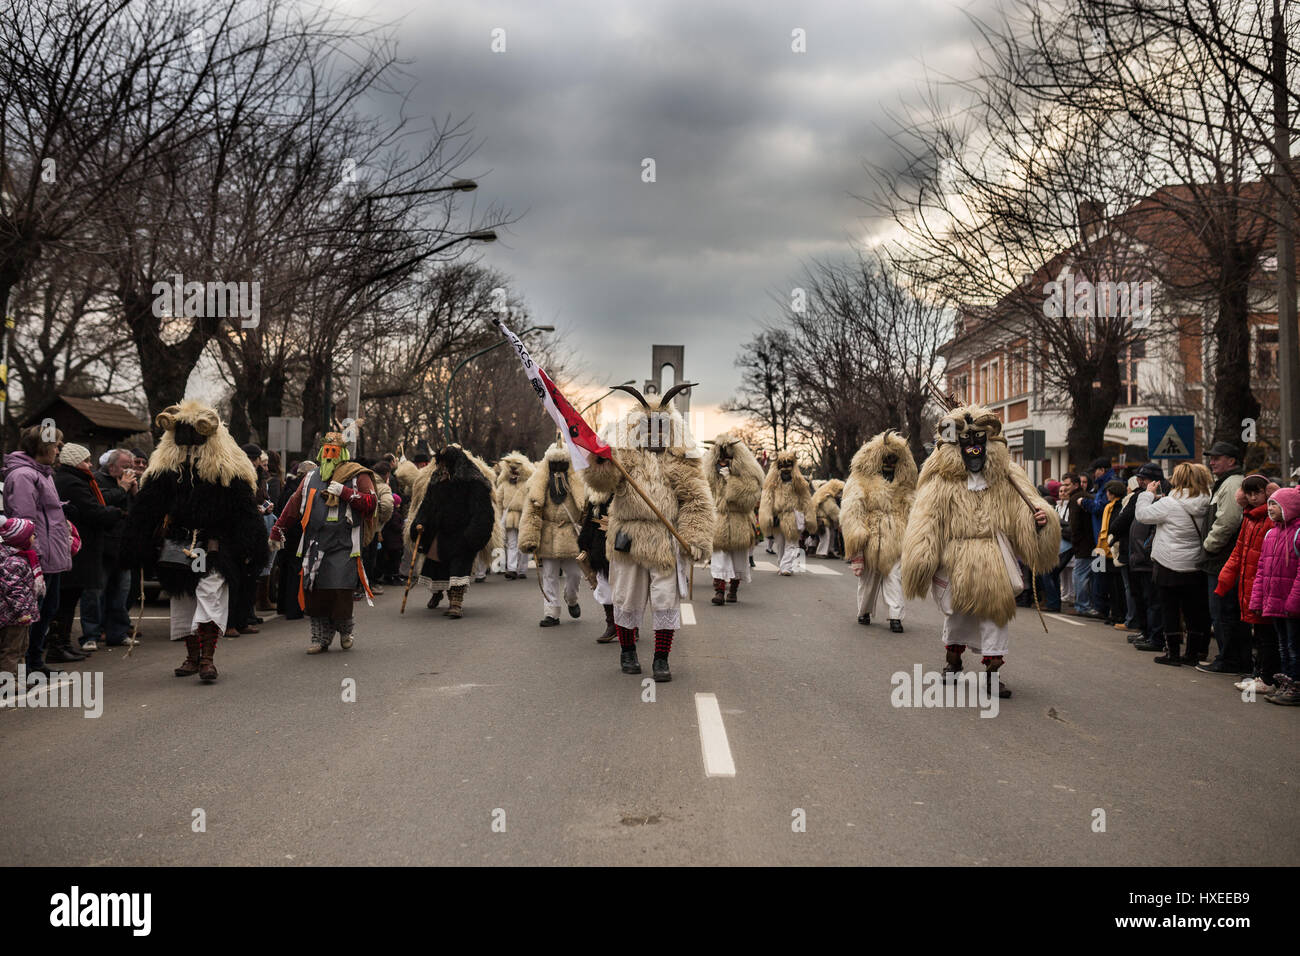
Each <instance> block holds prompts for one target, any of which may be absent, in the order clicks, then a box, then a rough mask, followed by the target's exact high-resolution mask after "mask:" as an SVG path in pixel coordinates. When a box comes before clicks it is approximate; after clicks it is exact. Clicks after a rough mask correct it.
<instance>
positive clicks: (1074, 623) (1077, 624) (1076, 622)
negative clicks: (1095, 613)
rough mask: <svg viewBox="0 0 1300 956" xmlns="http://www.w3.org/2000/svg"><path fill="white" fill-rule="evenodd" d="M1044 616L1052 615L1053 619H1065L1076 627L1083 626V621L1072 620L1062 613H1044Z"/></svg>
mask: <svg viewBox="0 0 1300 956" xmlns="http://www.w3.org/2000/svg"><path fill="white" fill-rule="evenodd" d="M1043 617H1050V618H1051V619H1052V620H1053V621H1064V622H1065V623H1066V624H1073V625H1074V626H1075V627H1083V622H1082V621H1072V620H1070V619H1069V618H1068V617H1064V616H1062V615H1060V614H1044V615H1043Z"/></svg>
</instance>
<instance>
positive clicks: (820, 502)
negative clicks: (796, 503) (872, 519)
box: [812, 478, 844, 558]
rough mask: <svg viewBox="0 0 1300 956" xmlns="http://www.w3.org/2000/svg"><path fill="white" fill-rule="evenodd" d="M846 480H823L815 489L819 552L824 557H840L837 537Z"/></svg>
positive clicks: (814, 510)
mask: <svg viewBox="0 0 1300 956" xmlns="http://www.w3.org/2000/svg"><path fill="white" fill-rule="evenodd" d="M843 496H844V482H843V481H841V480H840V479H839V478H832V479H830V480H829V481H823V482H821V483H820V484H819V485H818V486H817V487H816V489H815V490H814V491H813V500H812V509H813V517H814V518H815V519H816V522H817V554H818V555H820V556H821V557H824V558H829V557H839V544H838V543H837V541H836V539H837V538H838V537H839V531H840V500H841V499H842V498H843Z"/></svg>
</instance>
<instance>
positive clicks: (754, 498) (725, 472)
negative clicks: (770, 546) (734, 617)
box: [704, 432, 763, 605]
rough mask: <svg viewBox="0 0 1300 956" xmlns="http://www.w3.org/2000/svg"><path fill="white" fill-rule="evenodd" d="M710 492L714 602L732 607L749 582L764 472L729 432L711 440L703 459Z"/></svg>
mask: <svg viewBox="0 0 1300 956" xmlns="http://www.w3.org/2000/svg"><path fill="white" fill-rule="evenodd" d="M704 473H705V475H707V476H708V479H709V490H710V491H711V492H712V493H713V507H714V519H713V558H712V559H711V560H710V562H709V569H710V570H711V571H712V572H713V603H714V604H718V605H721V604H735V603H736V592H737V590H738V589H739V588H740V582H741V581H742V580H743V581H744V582H745V583H746V584H748V583H749V552H750V551H752V550H753V548H754V509H755V508H757V507H758V499H759V497H760V496H761V495H762V493H763V469H762V468H761V467H760V466H759V464H758V460H757V459H756V458H755V457H754V453H753V452H752V451H750V450H749V446H748V445H746V444H745V443H744V442H743V441H741V440H740V439H739V438H737V437H736V436H735V435H732V434H730V433H728V432H723V433H722V434H721V435H719V436H718V437H717V438H715V439H714V440H713V447H712V448H710V449H709V453H708V455H706V456H705V459H704Z"/></svg>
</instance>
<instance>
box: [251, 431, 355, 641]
mask: <svg viewBox="0 0 1300 956" xmlns="http://www.w3.org/2000/svg"><path fill="white" fill-rule="evenodd" d="M348 459H349V455H348V446H347V444H346V443H345V442H344V440H343V435H342V434H340V433H339V432H328V433H326V435H325V437H324V438H323V439H322V440H321V448H320V454H319V455H318V456H317V458H316V463H317V466H318V467H317V468H316V469H315V470H314V471H312V472H310V473H308V475H307V477H306V478H304V479H303V480H302V484H300V485H299V486H298V489H297V490H296V491H295V492H294V493H293V496H292V497H291V498H290V499H289V501H288V503H287V504H286V505H285V506H284V511H282V512H281V513H280V517H279V519H278V520H277V521H276V522H275V527H273V528H272V529H271V547H272V548H276V549H279V548H281V547H283V546H284V539H285V532H286V530H287V529H288V528H290V527H292V526H293V525H295V524H296V525H299V526H300V527H301V528H302V537H301V539H300V540H299V542H298V556H299V557H301V558H302V570H301V571H300V572H299V574H298V604H299V606H300V607H301V608H302V609H303V612H304V613H305V614H306V615H307V616H308V617H309V618H311V643H310V644H309V645H308V647H307V653H308V654H321V653H323V652H325V651H327V650H329V647H330V645H331V644H332V643H334V634H335V632H337V633H338V635H339V646H340V647H341V648H343V650H345V651H346V650H350V649H351V648H352V644H353V641H354V637H353V633H352V631H353V625H354V623H355V622H354V620H353V608H352V605H353V592H354V591H356V589H357V588H358V587H360V588H361V589H362V591H363V593H364V594H365V597H366V603H367V604H370V605H371V606H372V607H373V606H374V601H373V600H371V591H370V582H369V581H367V580H366V572H365V567H364V566H363V564H362V561H361V552H362V549H363V548H364V547H365V541H364V540H363V539H365V538H368V537H371V536H373V534H374V533H375V531H376V530H378V525H377V524H376V521H377V518H378V509H379V493H378V491H377V490H376V486H375V474H374V472H372V471H371V470H370V469H369V468H366V467H364V466H362V465H359V464H358V463H356V462H355V461H349V460H348Z"/></svg>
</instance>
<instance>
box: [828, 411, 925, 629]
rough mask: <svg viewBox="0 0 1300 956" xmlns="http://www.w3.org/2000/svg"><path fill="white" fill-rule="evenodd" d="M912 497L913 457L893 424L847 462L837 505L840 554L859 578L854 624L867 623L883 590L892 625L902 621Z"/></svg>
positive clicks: (914, 462)
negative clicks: (841, 540) (903, 559)
mask: <svg viewBox="0 0 1300 956" xmlns="http://www.w3.org/2000/svg"><path fill="white" fill-rule="evenodd" d="M915 496H916V461H915V460H914V459H913V458H912V452H911V449H910V448H908V445H907V440H906V439H905V438H904V437H903V436H902V435H900V434H899V433H898V432H896V431H893V430H892V429H890V430H887V431H883V432H881V433H880V434H879V435H876V436H875V437H873V438H872V439H871V440H870V441H868V442H867V443H866V444H864V445H863V446H862V447H861V448H859V449H858V450H857V452H856V453H855V454H854V456H853V460H852V461H851V462H850V463H849V478H848V481H847V482H845V486H844V497H843V499H842V501H843V503H842V505H841V507H840V530H841V531H842V532H843V534H844V553H845V555H846V556H847V557H848V558H849V560H850V561H852V562H853V573H854V574H855V575H857V577H858V623H859V624H870V623H871V615H873V614H875V613H876V604H877V601H878V599H879V597H880V594H881V592H882V591H883V592H884V597H885V605H886V608H887V609H888V612H889V621H890V625H889V626H890V629H891V630H893V631H896V632H901V631H902V628H903V625H902V622H903V614H904V607H903V587H902V580H901V577H902V569H901V567H900V565H899V559H900V558H901V557H902V553H903V534H904V532H905V530H906V528H907V515H908V512H909V511H910V510H911V508H912V499H913V498H914V497H915Z"/></svg>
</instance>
